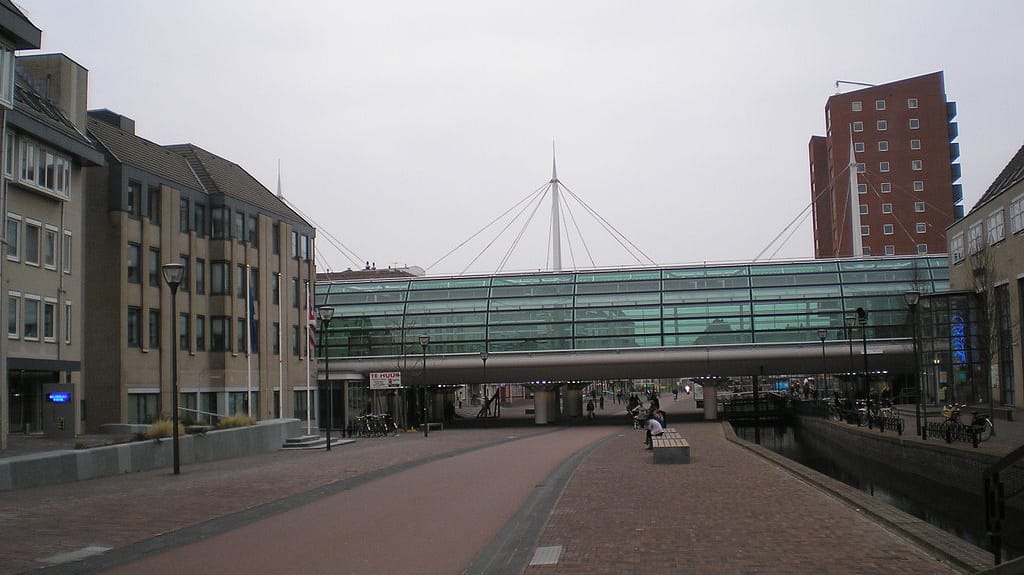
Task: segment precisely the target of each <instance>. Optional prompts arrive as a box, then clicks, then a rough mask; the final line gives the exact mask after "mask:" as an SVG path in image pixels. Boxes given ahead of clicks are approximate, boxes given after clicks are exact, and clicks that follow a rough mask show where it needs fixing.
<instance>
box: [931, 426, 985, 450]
mask: <svg viewBox="0 0 1024 575" xmlns="http://www.w3.org/2000/svg"><path fill="white" fill-rule="evenodd" d="M923 427H924V433H922V434H921V438H922V439H928V437H929V436H933V437H939V438H942V439H945V440H946V443H953V442H954V441H962V442H967V443H970V444H971V445H973V446H974V447H978V443H979V442H980V441H981V434H980V429H978V428H977V427H976V426H973V425H968V424H966V423H960V422H959V421H950V420H948V419H947V420H945V421H929V422H928V424H927V425H925V426H923Z"/></svg>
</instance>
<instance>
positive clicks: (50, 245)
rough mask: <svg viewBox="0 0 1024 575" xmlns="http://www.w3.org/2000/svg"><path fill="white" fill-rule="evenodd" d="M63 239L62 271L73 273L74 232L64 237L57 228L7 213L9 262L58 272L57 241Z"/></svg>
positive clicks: (61, 251) (61, 247) (61, 253)
mask: <svg viewBox="0 0 1024 575" xmlns="http://www.w3.org/2000/svg"><path fill="white" fill-rule="evenodd" d="M58 237H62V244H61V246H60V262H61V270H63V271H64V273H71V232H69V231H67V230H64V233H63V234H61V232H60V230H59V229H57V226H53V225H50V224H44V223H43V222H40V221H38V220H33V219H31V218H27V217H22V216H21V215H19V214H15V213H13V212H8V213H7V259H8V260H9V261H12V262H24V263H26V264H28V265H30V266H37V267H39V266H42V267H44V268H46V269H48V270H54V271H56V269H57V258H58V255H57V249H58V247H57V238H58Z"/></svg>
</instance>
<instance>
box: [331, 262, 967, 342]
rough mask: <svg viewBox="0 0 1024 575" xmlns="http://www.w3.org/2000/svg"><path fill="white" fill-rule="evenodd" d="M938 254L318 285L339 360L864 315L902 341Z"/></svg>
mask: <svg viewBox="0 0 1024 575" xmlns="http://www.w3.org/2000/svg"><path fill="white" fill-rule="evenodd" d="M948 287H949V272H948V269H947V267H946V258H945V257H944V256H940V257H928V256H920V257H903V258H876V259H857V260H813V261H795V262H785V263H779V262H772V263H763V264H761V263H752V264H743V265H702V266H690V267H666V268H643V269H631V270H630V269H627V270H617V271H586V272H546V273H545V272H541V273H533V274H516V275H496V276H472V277H465V276H460V277H445V278H436V277H435V278H402V279H380V280H353V281H335V282H328V283H318V284H317V286H316V302H315V304H316V305H317V306H320V305H324V304H327V305H332V306H334V308H335V314H334V320H333V321H331V324H330V332H329V334H328V338H329V349H330V350H331V355H332V356H335V357H352V358H355V357H375V356H378V357H379V356H402V355H406V354H409V353H418V352H419V351H420V344H419V336H420V335H421V334H426V335H429V336H430V350H431V353H443V354H460V353H466V354H477V353H479V352H481V351H489V352H503V351H508V352H514V351H517V352H523V351H564V350H575V349H621V348H657V347H679V346H707V345H737V344H749V345H755V344H770V343H801V342H818V341H820V340H819V335H818V330H819V329H827V330H829V335H828V338H829V339H842V338H844V337H845V336H844V335H843V333H844V317H845V316H847V315H850V314H853V313H854V311H855V310H856V309H857V308H864V309H865V310H866V311H867V312H868V323H867V337H868V339H909V338H910V337H911V328H910V320H909V312H908V309H907V306H906V304H905V303H904V299H903V293H904V292H906V291H910V290H916V291H920V292H922V293H925V294H928V293H934V292H939V291H944V290H947V289H948Z"/></svg>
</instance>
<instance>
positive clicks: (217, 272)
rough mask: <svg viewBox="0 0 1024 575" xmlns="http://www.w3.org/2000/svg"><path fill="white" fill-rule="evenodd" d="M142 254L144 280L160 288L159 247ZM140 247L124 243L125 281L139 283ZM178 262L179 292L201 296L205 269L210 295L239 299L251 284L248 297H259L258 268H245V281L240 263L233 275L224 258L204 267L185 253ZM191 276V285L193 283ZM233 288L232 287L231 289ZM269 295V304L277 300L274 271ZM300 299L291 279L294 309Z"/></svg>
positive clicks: (278, 290) (296, 282) (278, 280)
mask: <svg viewBox="0 0 1024 575" xmlns="http://www.w3.org/2000/svg"><path fill="white" fill-rule="evenodd" d="M147 252H148V254H147V257H146V263H145V266H146V277H147V280H146V281H147V283H148V284H149V285H150V286H152V287H160V285H161V284H162V283H163V275H162V271H161V266H162V263H161V259H160V249H159V248H153V247H151V248H149V249H148V250H147ZM141 258H142V246H141V245H139V244H137V243H134V242H128V249H127V254H126V265H125V268H126V270H127V271H126V273H127V280H128V283H132V284H140V283H142V262H141ZM178 263H180V264H181V265H182V266H184V268H185V269H184V272H183V273H182V277H181V284H180V285H179V286H178V289H180V290H181V291H185V292H187V291H190V290H191V289H192V288H193V285H194V288H195V293H196V294H198V295H205V294H206V289H207V284H206V277H207V275H206V274H207V269H209V273H210V275H209V277H210V285H209V288H210V294H211V295H232V294H234V295H235V296H237V297H239V298H245V297H246V286H251V292H252V299H253V301H258V300H259V298H260V289H259V286H260V281H259V277H260V276H259V269H257V268H253V267H249V268H248V270H249V277H248V281H247V278H246V268H247V266H245V265H244V264H235V266H234V274H233V275H232V273H231V262H228V261H221V260H217V261H212V262H210V263H209V266H207V263H206V260H205V259H203V258H195V259H194V262H193V259H192V258H190V257H189V256H188V254H180V255H179V256H178ZM193 279H194V284H193ZM232 288H234V289H232ZM270 292H271V294H270V297H271V303H273V304H280V303H281V277H280V275H279V274H274V275H272V276H271V277H270ZM300 303H301V300H300V298H299V278H297V277H293V278H291V305H292V307H294V308H298V307H299V304H300Z"/></svg>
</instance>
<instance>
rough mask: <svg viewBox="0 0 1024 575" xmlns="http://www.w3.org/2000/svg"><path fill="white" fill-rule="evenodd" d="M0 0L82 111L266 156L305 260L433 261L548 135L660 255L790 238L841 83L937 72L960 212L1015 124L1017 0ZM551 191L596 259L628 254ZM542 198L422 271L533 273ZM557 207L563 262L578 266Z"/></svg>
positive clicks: (544, 219) (493, 211)
mask: <svg viewBox="0 0 1024 575" xmlns="http://www.w3.org/2000/svg"><path fill="white" fill-rule="evenodd" d="M17 1H18V5H19V6H20V7H22V9H23V10H24V11H25V13H26V14H27V16H28V17H29V18H30V19H31V20H32V22H33V23H34V24H35V25H36V26H38V27H39V28H41V29H42V31H43V41H42V45H43V46H42V51H43V52H63V53H65V54H67V55H68V56H69V57H71V58H72V59H73V60H75V61H76V62H78V63H79V64H81V65H82V66H84V67H85V68H87V69H88V70H89V107H90V108H108V109H111V110H113V111H115V112H118V113H121V114H124V115H126V116H129V117H131V118H133V119H134V120H135V122H136V133H137V134H138V135H140V136H142V137H144V138H146V139H149V140H152V141H154V142H157V143H159V144H175V143H183V142H191V143H194V144H196V145H198V146H201V147H203V148H205V149H207V150H209V151H211V152H213V153H215V154H218V155H220V156H223V157H225V158H227V159H229V160H231V161H233V162H236V163H237V164H239V165H241V166H242V167H244V168H245V169H246V170H248V171H249V173H251V174H252V175H253V176H255V177H256V178H257V179H258V180H260V181H261V182H262V183H263V184H264V185H265V186H267V188H269V189H270V190H276V187H277V179H278V162H279V161H280V166H281V172H280V174H281V182H282V188H283V193H284V195H285V197H286V198H287V199H288V200H289V201H290V202H291V203H292V204H293V205H294V206H295V207H296V208H298V210H300V211H301V212H302V213H304V214H306V215H307V216H308V217H309V219H310V220H311V223H313V224H314V225H316V226H317V227H318V228H319V235H320V237H319V241H318V245H317V248H318V252H319V254H318V265H319V266H320V268H321V269H333V270H340V269H345V268H347V267H358V264H357V263H355V262H356V261H359V262H362V261H365V260H371V261H373V262H375V263H376V265H377V267H378V268H382V267H387V266H389V265H391V266H405V265H414V266H421V267H428V266H430V265H431V264H433V263H434V262H435V261H437V260H438V259H439V258H441V257H442V256H444V255H445V254H446V253H448V252H449V251H450V250H452V249H454V248H456V246H458V245H460V244H462V243H463V242H465V241H466V240H467V239H468V238H470V237H471V236H472V235H473V234H475V233H476V232H478V231H480V230H481V229H482V228H483V227H484V226H485V225H486V224H487V223H489V222H491V221H492V220H495V219H496V218H498V217H499V216H500V215H501V214H502V213H504V212H506V211H507V210H509V209H510V208H512V207H513V206H514V205H516V204H517V203H518V202H520V201H521V200H523V199H524V198H527V197H528V196H529V195H530V194H531V193H532V192H534V191H535V190H537V189H538V188H540V187H541V186H543V185H544V184H545V183H546V182H547V181H548V180H549V179H550V177H551V155H552V141H554V142H555V144H556V146H557V159H558V176H559V179H560V180H561V181H562V183H563V184H565V185H566V186H567V187H568V188H569V189H570V190H572V192H574V193H575V194H576V195H578V196H579V197H580V198H582V199H583V201H584V202H586V204H587V205H589V206H590V207H591V208H592V209H593V210H594V211H595V212H596V213H597V214H599V215H600V216H601V217H603V218H604V219H605V220H607V221H608V222H609V223H610V225H611V226H613V227H614V228H615V229H617V230H618V231H619V232H620V233H621V234H622V236H624V237H625V238H626V239H628V241H629V242H632V243H633V244H635V245H636V246H637V247H638V248H639V250H641V251H642V252H643V254H646V256H648V257H650V258H651V259H652V260H654V261H655V262H657V263H659V264H673V263H690V262H700V261H715V262H721V261H736V260H747V261H749V260H752V259H753V258H755V257H756V256H757V255H758V254H759V253H761V252H762V250H765V248H768V250H767V251H766V252H765V255H764V256H762V257H763V258H764V257H767V256H769V255H772V254H774V257H775V258H804V257H811V256H812V255H813V247H812V240H811V224H810V221H809V220H803V224H802V225H801V226H800V227H799V228H797V229H796V231H795V233H793V234H792V236H791V237H789V239H788V241H787V242H786V243H785V244H784V245H783V246H782V247H781V249H778V245H779V244H778V243H775V244H772V240H773V238H775V237H776V236H777V235H778V234H780V233H781V232H783V230H784V229H785V227H786V226H787V224H789V223H790V222H791V221H793V220H794V218H797V216H798V215H799V214H800V213H801V211H803V210H804V208H805V207H807V205H808V204H809V202H810V185H809V175H808V158H807V143H808V140H809V138H810V137H811V135H812V134H823V133H824V106H825V101H826V99H827V98H828V97H829V96H830V95H832V94H834V93H836V86H835V82H836V80H849V81H855V82H866V83H874V84H878V83H886V82H891V81H894V80H898V79H901V78H906V77H911V76H917V75H921V74H926V73H930V72H934V71H938V70H942V71H944V72H945V80H946V94H947V99H949V100H951V101H956V102H957V104H958V112H959V115H958V118H957V121H958V122H959V129H960V137H959V140H958V141H959V142H960V149H961V154H962V155H961V158H960V163H961V164H962V167H963V178H962V180H961V183H963V185H964V192H965V204H966V206H967V208H968V209H969V208H970V207H971V206H972V205H973V203H974V202H975V201H977V199H978V198H979V197H980V195H981V193H982V192H984V190H985V188H987V187H988V185H989V184H990V183H991V182H992V180H993V179H994V178H995V176H996V175H997V174H998V173H999V171H1000V170H1001V169H1002V167H1003V166H1004V165H1005V164H1006V162H1008V161H1009V159H1010V158H1011V157H1012V155H1013V154H1014V153H1015V152H1016V150H1017V149H1018V148H1019V147H1020V146H1021V144H1024V106H1021V105H1020V102H1021V97H1022V96H1021V95H1022V94H1024V74H1021V73H1020V72H1019V70H1017V69H1016V68H1017V66H1016V64H1015V62H1016V61H1017V60H1018V59H1019V56H1020V53H1021V52H1020V44H1019V37H1020V25H1021V22H1024V2H1019V1H1017V0H1007V1H985V2H971V3H966V2H954V1H936V0H927V1H900V2H896V1H874V2H872V1H861V2H856V3H854V2H825V1H813V0H812V1H801V2H797V1H786V2H764V1H733V2H729V1H720V0H714V1H705V2H682V1H676V2H661V1H652V2H646V1H645V2H635V1H634V2H626V1H622V2H609V1H600V0H580V1H564V2H560V1H529V0H526V1H524V0H516V1H509V2H488V1H441V0H430V1H418V2H412V1H409V2H386V1H381V2H376V1H358V2H357V1H337V0H324V1H313V0H291V1H289V2H280V1H276V0H275V1H269V0H244V1H242V0H239V1H227V0H225V1H216V0H195V1H193V0H174V1H172V2H168V1H159V2H157V1H144V0H91V1H89V2H85V1H68V0H17ZM841 89H842V90H843V91H849V90H851V89H853V87H851V86H842V87H841ZM549 201H550V198H548V202H549ZM532 209H533V207H530V208H528V211H529V210H532ZM569 209H570V210H571V213H572V216H571V217H572V218H574V219H575V221H576V223H577V224H578V226H579V228H580V229H581V230H583V234H582V235H583V239H584V241H585V242H586V246H587V248H586V249H589V251H590V253H591V255H592V258H593V261H594V263H595V264H596V265H598V266H602V267H606V266H621V265H631V264H635V263H637V260H636V259H634V256H633V255H630V254H629V253H628V252H626V251H625V250H623V249H622V248H621V247H619V244H618V243H617V242H616V241H614V240H613V239H612V238H611V236H610V235H609V234H608V233H607V232H605V231H603V230H602V229H601V228H600V226H597V225H595V224H594V223H593V222H594V220H593V218H592V217H591V216H590V215H588V214H587V212H586V211H585V210H584V208H582V207H580V206H579V204H576V203H575V202H569ZM550 212H551V209H550V203H545V205H543V206H541V207H539V208H538V209H537V211H536V215H535V216H534V218H533V220H532V223H531V225H530V226H528V227H527V228H526V230H525V232H524V235H523V239H522V240H521V241H520V242H518V245H517V247H516V248H515V250H513V251H512V255H511V257H509V258H508V259H507V261H504V264H503V263H502V262H503V260H505V259H506V258H505V253H506V252H507V251H508V250H509V249H510V247H511V246H512V245H513V244H514V243H515V237H516V234H518V233H519V230H520V228H522V227H523V226H524V223H523V222H524V221H525V218H520V219H519V220H518V221H517V223H513V224H511V225H510V226H509V228H508V231H506V232H505V233H504V234H500V235H499V232H500V226H504V225H505V224H506V223H507V221H508V218H506V219H504V220H501V221H499V222H498V225H497V226H492V227H491V228H490V229H487V230H485V231H484V232H483V233H480V234H479V235H478V236H477V237H476V238H475V239H474V240H473V241H470V242H468V243H466V245H465V246H464V247H462V248H460V249H458V250H456V251H455V253H454V254H453V255H451V256H449V257H448V258H446V259H444V260H442V261H441V262H440V263H438V264H436V265H434V266H433V267H432V268H430V270H429V273H431V274H439V273H459V272H462V271H463V270H466V269H468V271H471V272H493V271H495V270H497V269H498V268H499V267H502V269H504V270H505V271H512V270H536V269H546V268H547V267H548V266H549V265H550V261H549V259H550V258H549V256H548V251H547V246H548V240H547V237H548V228H549V225H550V224H549V222H550ZM513 213H514V212H513ZM575 227H576V226H575V225H574V224H573V223H572V221H571V220H570V221H568V222H565V223H563V229H568V230H570V231H571V232H572V234H571V242H572V244H573V247H572V249H571V250H570V248H569V247H567V246H566V247H563V249H562V254H563V255H562V259H563V267H566V268H568V267H590V266H592V265H593V264H591V258H590V257H587V255H586V249H585V248H584V247H583V245H582V244H580V243H579V240H578V239H577V236H576V232H575ZM325 232H326V234H329V235H331V236H333V237H335V238H337V239H338V240H339V241H340V242H341V243H343V244H344V246H346V247H347V249H349V250H351V252H352V253H353V254H354V255H353V256H351V258H347V257H346V256H345V255H344V254H343V252H342V251H341V250H339V249H336V248H335V247H334V246H332V245H331V242H330V241H328V239H327V238H326V237H325V235H326V234H325ZM786 235H788V233H787V234H786ZM492 241H493V244H492V245H491V247H490V248H489V249H487V250H485V249H484V248H485V246H486V245H487V244H488V243H490V242H492ZM769 246H771V247H769ZM478 256H479V257H478ZM639 257H640V259H641V260H644V257H643V256H639ZM355 258H358V260H356V259H355ZM474 259H475V262H474ZM471 262H473V263H471Z"/></svg>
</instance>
